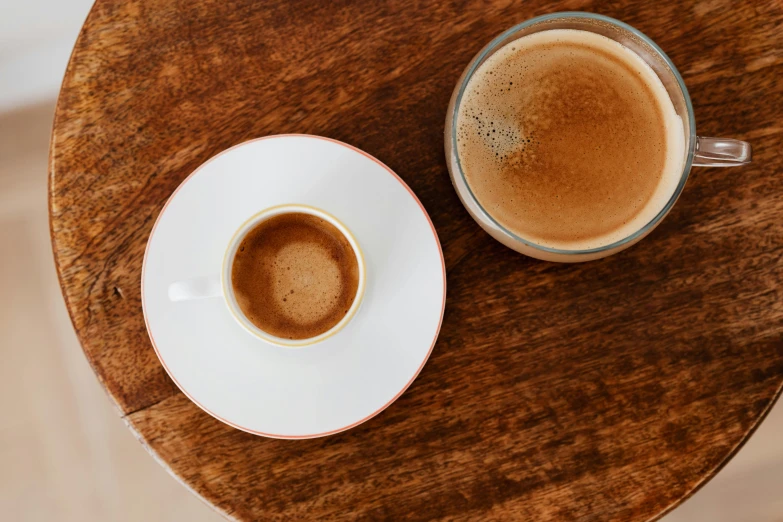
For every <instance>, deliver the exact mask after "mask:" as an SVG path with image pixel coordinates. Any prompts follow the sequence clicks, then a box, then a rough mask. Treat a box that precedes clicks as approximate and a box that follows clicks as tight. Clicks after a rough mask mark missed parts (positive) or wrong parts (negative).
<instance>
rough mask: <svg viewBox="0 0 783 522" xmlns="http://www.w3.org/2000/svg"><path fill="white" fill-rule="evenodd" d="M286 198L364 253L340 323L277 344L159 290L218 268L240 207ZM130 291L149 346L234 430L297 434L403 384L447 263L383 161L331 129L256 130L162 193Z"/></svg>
mask: <svg viewBox="0 0 783 522" xmlns="http://www.w3.org/2000/svg"><path fill="white" fill-rule="evenodd" d="M289 203H300V204H305V205H310V206H313V207H316V208H320V209H323V210H325V211H326V212H329V213H330V214H332V215H333V216H335V217H336V218H337V219H339V220H340V221H341V222H342V223H344V224H345V225H346V226H347V227H348V229H349V230H350V231H351V232H352V233H353V235H354V237H355V238H356V240H357V241H358V243H359V245H360V247H361V248H362V251H363V253H364V257H365V262H366V267H367V286H366V290H365V294H364V299H363V302H362V305H361V307H360V309H359V310H358V312H357V313H356V315H355V316H354V317H353V319H352V320H351V322H350V323H348V324H347V325H346V326H345V327H344V328H343V329H342V330H340V332H338V333H337V334H336V335H334V336H332V337H330V338H328V339H326V340H324V341H322V342H320V343H318V344H315V345H311V346H307V347H304V348H297V349H291V348H283V347H278V346H274V345H272V344H268V343H266V342H265V341H262V340H260V339H258V338H256V337H254V336H252V335H250V334H249V333H248V332H246V331H245V330H244V329H242V327H240V326H239V324H238V323H237V322H236V320H235V319H234V318H233V317H232V316H231V313H230V312H229V310H228V307H227V305H226V302H225V300H224V299H223V298H222V297H216V298H207V299H199V300H192V301H184V302H172V301H170V300H169V297H168V287H169V285H170V284H171V283H173V282H175V281H181V280H186V279H191V278H197V277H203V276H210V275H213V274H219V273H220V269H221V263H222V260H223V259H222V258H223V254H224V253H225V250H226V246H227V245H228V243H229V241H230V240H231V237H232V235H233V234H234V233H235V232H236V231H237V229H239V227H240V226H241V225H242V224H243V223H244V222H245V220H246V219H248V218H249V217H250V216H252V215H254V214H256V213H257V212H259V211H260V210H263V209H265V208H269V207H273V206H276V205H282V204H289ZM141 297H142V308H143V310H144V319H145V321H146V325H147V331H148V333H149V336H150V340H151V341H152V345H153V347H154V348H155V352H156V353H157V355H158V357H159V358H160V362H161V363H162V364H163V367H164V368H165V369H166V371H167V372H168V374H169V376H170V377H171V378H172V379H173V380H174V382H175V383H176V384H177V386H179V388H180V389H181V390H182V392H183V393H184V394H185V395H187V396H188V397H189V398H190V399H191V400H192V401H193V402H195V403H196V404H197V405H198V406H199V407H201V408H202V409H203V410H204V411H206V412H207V413H209V414H210V415H212V416H214V417H215V418H217V419H219V420H221V421H223V422H225V423H226V424H229V425H231V426H234V427H235V428H238V429H241V430H244V431H247V432H249V433H253V434H256V435H263V436H266V437H275V438H286V439H303V438H312V437H321V436H324V435H330V434H333V433H338V432H340V431H343V430H347V429H349V428H352V427H354V426H356V425H358V424H361V423H362V422H364V421H366V420H369V419H371V418H372V417H374V416H375V415H377V414H378V413H380V412H381V411H383V410H384V409H385V408H387V407H388V406H389V405H390V404H391V403H392V402H394V401H395V400H396V399H397V398H398V397H399V396H400V395H402V393H403V392H404V391H405V390H406V389H407V388H408V386H410V384H411V383H412V382H413V380H414V379H415V378H416V376H417V375H418V374H419V372H420V371H421V369H422V367H423V366H424V363H425V362H426V361H427V358H428V357H429V355H430V352H431V351H432V348H433V346H434V345H435V340H436V339H437V337H438V332H439V330H440V325H441V321H442V319H443V311H444V307H445V304H446V271H445V265H444V262H443V252H442V250H441V247H440V242H439V241H438V236H437V234H436V232H435V228H434V227H433V225H432V222H431V221H430V218H429V216H428V215H427V212H426V211H425V210H424V207H423V206H422V205H421V203H420V202H419V200H418V199H417V198H416V196H415V195H414V194H413V192H412V191H411V189H410V188H409V187H408V186H407V185H406V184H405V182H404V181H402V179H400V177H399V176H397V175H396V174H395V173H394V172H392V170H391V169H389V168H388V167H387V166H385V165H384V164H383V163H381V162H380V161H378V160H377V159H375V158H373V157H372V156H370V155H369V154H366V153H364V152H362V151H360V150H359V149H356V148H355V147H352V146H350V145H347V144H345V143H341V142H339V141H335V140H332V139H328V138H321V137H316V136H307V135H281V136H268V137H265V138H259V139H255V140H251V141H248V142H245V143H242V144H239V145H236V146H235V147H232V148H230V149H228V150H226V151H224V152H222V153H220V154H218V155H217V156H215V157H213V158H211V159H209V160H208V161H207V162H206V163H204V164H203V165H201V166H200V167H199V168H197V169H196V170H195V171H194V172H193V173H192V174H191V175H190V176H188V177H187V179H185V181H183V182H182V184H181V185H180V186H179V187H178V188H177V190H175V191H174V194H173V195H172V196H171V198H170V199H169V200H168V202H167V203H166V205H165V206H164V207H163V210H162V211H161V213H160V215H159V216H158V219H157V221H156V222H155V225H154V227H153V229H152V233H151V234H150V238H149V241H148V243H147V250H146V252H145V255H144V265H143V269H142V277H141Z"/></svg>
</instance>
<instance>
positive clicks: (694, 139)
mask: <svg viewBox="0 0 783 522" xmlns="http://www.w3.org/2000/svg"><path fill="white" fill-rule="evenodd" d="M551 29H577V30H581V31H589V32H592V33H596V34H599V35H602V36H605V37H607V38H610V39H611V40H614V41H615V42H618V43H620V44H622V45H623V46H625V47H626V48H628V49H630V50H631V51H633V52H634V53H635V54H636V55H638V56H639V57H640V58H641V59H642V60H644V61H645V62H646V63H647V65H649V66H650V67H651V68H652V70H653V71H654V72H655V74H656V75H657V76H658V78H659V79H660V80H661V82H662V83H663V86H664V88H665V89H666V91H667V93H668V94H669V97H670V98H671V101H672V103H673V105H674V109H675V111H676V113H677V115H678V116H679V117H680V120H681V121H682V125H683V131H684V132H683V135H684V138H685V146H684V148H683V150H684V155H685V156H684V158H683V161H682V165H683V169H682V174H681V175H680V179H679V182H678V183H677V186H676V188H675V189H674V192H673V193H672V195H671V196H670V197H669V199H668V201H667V202H666V204H665V205H664V206H663V208H662V209H661V210H660V211H659V212H658V213H657V214H656V215H655V216H654V217H653V218H652V220H651V221H649V222H648V223H647V224H646V225H644V226H643V227H642V228H640V229H639V230H637V231H635V232H634V233H632V234H630V235H629V236H627V237H625V238H623V239H620V240H618V241H615V242H613V243H610V244H608V245H605V246H600V247H596V248H590V249H585V250H563V249H557V248H550V247H547V246H544V245H539V244H536V243H533V242H532V241H530V240H527V239H525V238H522V237H520V236H518V235H517V234H515V233H514V232H512V231H510V230H508V229H507V228H506V227H504V226H503V225H501V224H500V223H499V222H498V221H497V220H495V219H494V218H493V217H492V215H491V214H490V213H489V212H487V211H486V210H485V209H484V207H483V206H482V205H481V204H480V203H479V201H478V200H477V198H476V196H475V195H474V194H473V192H472V190H471V188H470V186H469V185H468V182H467V180H466V178H465V173H464V172H463V170H462V167H461V165H460V160H459V154H458V150H457V131H456V129H457V118H458V116H459V108H460V103H461V101H462V97H463V95H464V93H465V89H466V87H467V86H468V83H469V82H470V80H471V78H472V77H473V74H474V73H475V72H476V70H477V69H478V68H479V67H480V66H481V65H482V64H483V63H484V62H485V61H486V60H487V59H488V58H489V57H490V56H492V55H493V54H494V53H495V52H496V51H498V50H499V49H501V48H503V47H504V46H505V45H506V44H508V43H510V42H512V41H514V40H517V39H519V38H521V37H523V36H527V35H530V34H533V33H538V32H541V31H547V30H551ZM444 142H445V149H446V162H447V165H448V168H449V173H450V174H451V180H452V183H453V184H454V188H455V189H456V191H457V194H458V195H459V197H460V200H462V204H463V205H464V206H465V208H466V209H467V210H468V212H469V213H470V215H471V216H472V217H473V219H475V220H476V222H477V223H478V224H479V225H480V226H481V227H482V228H483V229H484V230H486V231H487V232H488V233H489V234H490V235H491V236H492V237H494V238H495V239H497V240H498V241H500V242H501V243H503V244H504V245H506V246H508V247H509V248H512V249H514V250H516V251H517V252H520V253H522V254H526V255H528V256H531V257H534V258H537V259H542V260H545V261H558V262H581V261H590V260H593V259H600V258H602V257H606V256H609V255H612V254H615V253H617V252H620V251H621V250H624V249H626V248H628V247H629V246H631V245H633V244H635V243H636V242H638V241H639V240H641V239H642V238H643V237H645V236H646V235H647V234H649V233H650V232H651V231H652V230H653V229H654V228H655V227H656V226H657V225H658V224H659V223H660V222H661V220H663V218H664V217H665V216H666V215H667V214H668V213H669V211H670V210H671V208H672V207H673V206H674V203H675V202H676V201H677V198H678V197H679V195H680V193H681V192H682V189H683V187H684V186H685V182H686V180H687V179H688V174H689V173H690V170H691V167H692V166H696V167H731V166H737V165H745V164H748V163H750V160H751V147H750V144H749V143H747V142H744V141H738V140H733V139H727V138H708V137H703V136H697V135H696V122H695V120H694V115H693V106H692V105H691V99H690V96H689V95H688V89H687V88H686V87H685V82H683V79H682V77H681V76H680V73H679V72H678V71H677V68H676V67H675V66H674V64H673V63H672V61H671V60H670V59H669V57H668V56H666V54H665V53H664V52H663V50H661V48H660V47H658V46H657V45H656V44H655V42H653V41H652V40H651V39H649V38H648V37H647V36H645V35H644V34H642V33H641V32H639V31H638V30H636V29H634V28H633V27H631V26H630V25H628V24H625V23H623V22H620V21H619V20H615V19H613V18H609V17H607V16H602V15H597V14H592V13H583V12H562V13H552V14H548V15H544V16H539V17H536V18H532V19H530V20H528V21H526V22H523V23H521V24H519V25H516V26H514V27H512V28H511V29H509V30H507V31H505V32H504V33H502V34H501V35H500V36H498V37H497V38H495V39H494V40H492V41H491V42H490V43H489V44H487V45H486V46H485V47H484V48H483V49H482V50H481V51H479V53H478V54H477V55H476V56H475V57H474V58H473V60H471V62H470V63H469V64H468V66H467V68H466V69H465V71H464V72H463V73H462V76H461V77H460V79H459V81H458V82H457V86H456V88H455V89H454V93H453V94H452V96H451V101H450V103H449V108H448V111H447V116H446V127H445V135H444Z"/></svg>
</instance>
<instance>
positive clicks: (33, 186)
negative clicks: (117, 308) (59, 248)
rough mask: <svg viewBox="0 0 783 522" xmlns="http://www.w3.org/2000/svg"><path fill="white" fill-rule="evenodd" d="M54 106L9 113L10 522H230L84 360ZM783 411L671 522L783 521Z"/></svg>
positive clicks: (5, 367)
mask: <svg viewBox="0 0 783 522" xmlns="http://www.w3.org/2000/svg"><path fill="white" fill-rule="evenodd" d="M53 110H54V104H53V102H50V103H45V104H39V105H37V106H34V107H30V108H26V109H21V110H16V111H15V112H12V113H6V114H0V244H1V245H3V247H2V250H0V289H2V291H3V297H4V299H3V300H2V304H0V357H2V360H3V361H4V363H3V364H2V365H0V408H1V409H2V411H3V412H4V415H3V416H2V418H0V519H3V520H14V521H44V520H46V521H49V520H56V521H59V522H67V521H80V522H92V521H95V522H98V521H100V522H105V521H148V522H156V521H167V522H177V521H188V522H200V521H213V522H216V521H219V520H221V517H220V516H219V515H218V514H216V513H215V512H213V511H212V510H211V509H210V508H209V507H208V506H206V505H204V504H203V503H202V502H201V501H200V500H199V499H198V498H197V497H195V496H193V495H192V494H191V493H189V492H188V491H187V490H186V489H185V488H184V487H182V486H181V485H180V484H179V483H178V482H177V481H176V480H175V479H174V478H172V477H171V476H169V475H168V474H167V473H166V472H165V471H164V470H163V468H161V467H160V466H159V465H158V464H157V463H156V462H155V461H154V460H153V459H152V458H151V457H150V456H149V455H148V454H147V453H146V452H145V451H144V449H142V447H141V445H140V444H139V443H138V442H137V441H136V440H135V438H134V437H133V435H132V434H131V432H130V431H128V429H127V428H126V427H125V425H124V424H123V422H122V420H121V419H120V418H119V416H118V414H117V412H116V411H115V410H114V408H113V406H112V404H111V402H110V401H109V399H108V397H107V396H106V395H105V394H104V392H103V390H102V389H101V387H100V385H99V384H98V382H97V380H96V379H95V377H94V376H93V374H92V371H91V370H90V368H89V366H88V365H87V362H86V361H85V359H84V356H83V355H82V352H81V348H80V347H79V344H78V341H77V340H76V337H75V335H74V333H73V330H72V328H71V324H70V321H69V319H68V315H67V313H66V311H65V307H64V305H63V301H62V297H61V295H60V289H59V286H58V283H57V277H56V275H55V271H54V263H53V261H52V255H51V246H50V243H49V232H48V221H47V210H46V170H47V151H48V139H49V132H50V126H51V118H52V113H53ZM782 433H783V401H781V403H779V404H778V405H777V407H776V408H775V409H773V411H772V412H771V414H770V415H769V417H768V418H767V420H766V421H765V422H764V424H763V425H762V426H761V427H760V428H759V430H758V431H757V433H756V434H755V435H754V436H753V438H752V439H751V441H750V442H749V443H748V444H747V445H746V446H745V447H744V448H743V449H742V450H741V451H740V453H739V454H738V455H737V456H736V457H735V458H734V459H733V460H732V461H731V462H730V463H729V465H728V466H727V467H726V468H725V469H724V470H723V471H721V473H720V474H719V475H718V476H717V477H716V478H715V479H714V480H713V481H712V482H710V483H709V484H707V486H705V487H704V488H703V489H702V490H701V491H699V492H698V493H697V494H696V495H694V496H693V497H692V498H691V499H690V500H688V501H687V502H686V503H685V504H683V505H682V506H681V507H679V508H678V509H676V510H675V511H674V512H672V513H671V514H669V515H667V517H666V518H665V519H664V520H665V522H686V521H687V522H702V521H703V522H734V521H742V522H783V436H781V434H782Z"/></svg>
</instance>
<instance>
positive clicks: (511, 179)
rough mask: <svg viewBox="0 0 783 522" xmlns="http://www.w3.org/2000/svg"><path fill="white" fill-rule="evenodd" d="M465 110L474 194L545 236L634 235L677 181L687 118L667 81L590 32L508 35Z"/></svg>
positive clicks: (571, 240) (464, 154) (597, 242)
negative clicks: (681, 114) (683, 117)
mask: <svg viewBox="0 0 783 522" xmlns="http://www.w3.org/2000/svg"><path fill="white" fill-rule="evenodd" d="M458 111H459V112H458V118H457V129H456V132H457V152H458V156H459V160H460V164H461V167H462V170H463V172H464V173H465V177H466V180H467V182H468V185H469V186H470V188H471V191H472V192H473V194H474V195H475V196H476V199H477V200H478V201H479V203H481V205H482V206H483V207H484V208H485V209H486V210H487V212H489V213H490V214H491V215H492V216H493V217H494V218H495V219H496V220H497V221H498V222H499V223H500V224H502V225H503V226H504V227H506V228H507V229H509V230H511V231H512V232H514V233H516V234H517V235H519V236H521V237H523V238H525V239H527V240H530V241H532V242H534V243H537V244H541V245H544V246H549V247H554V248H562V249H567V250H573V249H582V248H594V247H598V246H603V245H606V244H610V243H612V242H614V241H617V240H619V239H622V238H624V237H627V236H628V235H630V234H631V233H633V232H634V231H636V230H638V229H639V228H641V227H643V226H644V225H645V224H646V223H647V222H649V221H650V220H651V219H652V217H653V216H654V215H655V214H656V213H657V212H658V211H659V210H660V209H661V208H663V206H664V205H665V204H666V201H667V200H668V199H669V197H670V196H671V194H672V193H673V191H674V188H675V187H676V185H677V182H678V181H679V177H680V174H681V170H682V163H683V157H684V152H683V148H684V139H683V129H682V122H681V120H680V119H679V117H678V116H677V114H676V112H675V110H674V106H673V104H672V102H671V99H670V98H669V96H668V94H667V93H666V90H665V88H664V87H663V84H662V83H661V81H660V79H658V77H657V75H655V73H654V71H653V70H652V69H651V68H650V67H649V66H648V65H647V64H646V63H645V62H644V61H643V60H642V59H641V58H639V56H637V55H636V54H635V53H633V52H632V51H631V50H629V49H627V48H626V47H624V46H622V45H620V44H619V43H617V42H614V41H613V40H610V39H609V38H606V37H603V36H600V35H597V34H594V33H591V32H587V31H579V30H566V29H556V30H549V31H543V32H540V33H535V34H532V35H528V36H525V37H522V38H520V39H518V40H515V41H513V42H510V43H509V44H507V45H506V46H504V47H503V48H501V49H499V50H498V51H497V52H495V53H494V54H493V55H492V56H490V57H489V58H488V59H487V60H486V61H485V62H484V63H483V64H482V65H481V66H480V67H479V68H478V69H477V71H476V72H475V73H474V75H473V77H472V78H471V80H470V82H469V83H468V85H467V87H466V89H465V92H464V93H463V97H462V101H461V102H460V106H459V109H458Z"/></svg>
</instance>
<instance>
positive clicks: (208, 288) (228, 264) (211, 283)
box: [168, 204, 367, 348]
mask: <svg viewBox="0 0 783 522" xmlns="http://www.w3.org/2000/svg"><path fill="white" fill-rule="evenodd" d="M286 214H305V215H309V216H314V217H316V218H319V219H321V220H323V221H325V222H327V223H329V224H330V225H332V226H333V227H334V228H336V229H337V230H338V231H339V233H340V234H342V236H343V237H344V238H345V239H346V240H347V242H348V243H349V244H350V247H351V250H352V252H353V255H355V257H356V264H357V268H358V285H357V289H356V293H355V295H354V296H353V300H352V302H351V305H350V307H349V308H348V310H347V312H345V315H344V316H343V317H342V319H340V320H339V322H337V323H336V324H335V325H334V326H332V327H331V328H329V329H328V330H326V331H323V332H321V333H318V334H317V335H313V336H311V337H307V338H298V339H290V338H285V337H280V336H276V335H272V334H270V333H269V332H267V331H265V330H264V329H262V328H260V327H259V326H257V325H256V324H254V322H253V321H252V320H250V318H249V317H248V316H247V315H246V314H245V313H244V312H243V310H242V307H241V306H240V303H239V302H238V300H237V295H236V291H235V288H234V284H233V283H232V269H233V265H234V261H235V258H236V255H237V250H238V249H239V248H240V245H241V244H242V242H243V240H244V239H245V238H246V237H247V236H248V234H249V233H251V232H252V231H253V230H255V229H256V228H257V227H259V226H260V225H262V224H263V223H265V222H268V221H269V220H270V219H272V218H275V217H280V216H284V215H286ZM366 280H367V275H366V266H365V261H364V257H363V255H362V251H361V248H360V247H359V244H358V243H357V241H356V239H355V238H354V236H353V234H351V232H350V231H349V230H348V228H347V227H346V226H345V225H344V224H343V223H342V222H340V221H339V220H338V219H337V218H335V217H334V216H332V215H331V214H329V213H327V212H325V211H323V210H320V209H317V208H315V207H310V206H307V205H300V204H290V205H281V206H276V207H272V208H268V209H265V210H262V211H261V212H258V213H257V214H255V215H253V216H252V217H250V218H249V219H248V220H247V221H245V223H243V224H242V226H241V227H239V229H238V230H237V231H236V232H235V233H234V235H233V236H232V238H231V240H230V241H229V243H228V245H227V246H226V251H225V254H224V256H223V264H222V269H221V272H220V274H219V275H218V274H214V275H210V276H206V277H199V278H194V279H188V280H183V281H176V282H174V283H172V284H171V285H169V288H168V295H169V299H171V300H172V301H188V300H193V299H203V298H209V297H221V296H222V297H223V298H224V300H225V303H226V306H227V307H228V310H229V312H230V313H231V315H232V316H233V317H234V319H235V320H236V321H237V323H239V325H240V326H242V328H244V329H245V330H246V331H247V332H249V333H250V334H252V335H254V336H255V337H257V338H259V339H261V340H263V341H266V342H268V343H271V344H274V345H277V346H282V347H286V348H300V347H303V346H309V345H313V344H316V343H319V342H322V341H324V340H325V339H328V338H329V337H331V336H333V335H334V334H336V333H337V332H339V331H340V330H342V329H343V328H344V327H345V326H346V325H347V324H348V323H349V322H350V321H351V319H352V318H353V317H354V316H355V315H356V312H357V311H358V309H359V307H360V305H361V302H362V297H363V296H364V289H365V286H366Z"/></svg>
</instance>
